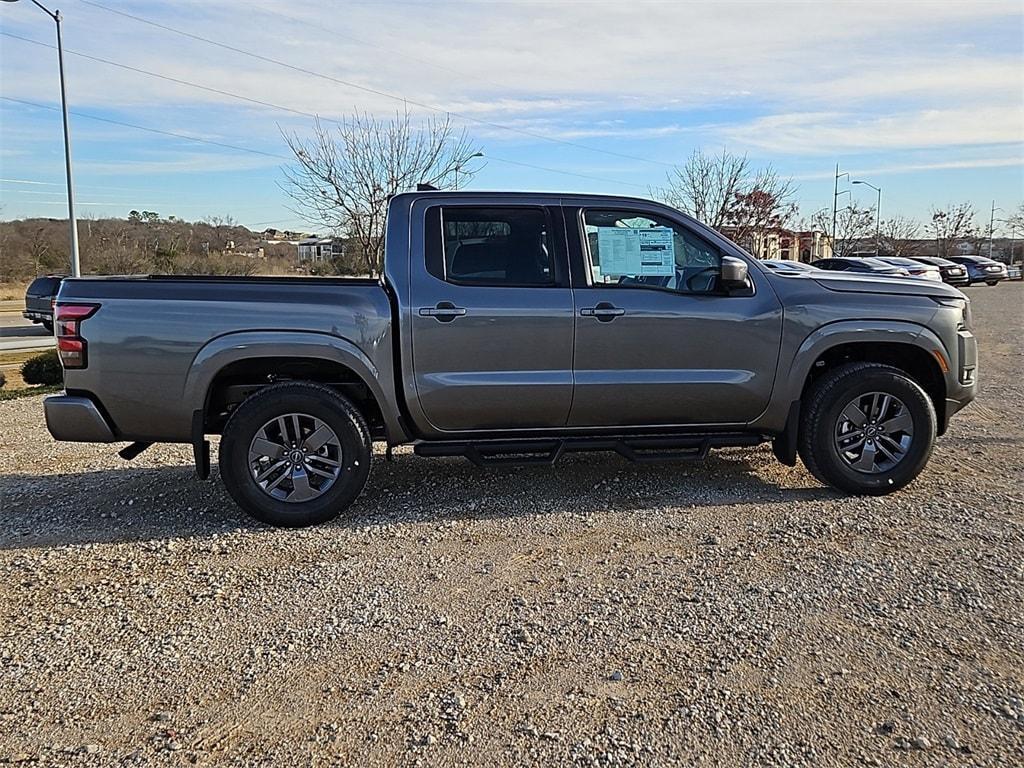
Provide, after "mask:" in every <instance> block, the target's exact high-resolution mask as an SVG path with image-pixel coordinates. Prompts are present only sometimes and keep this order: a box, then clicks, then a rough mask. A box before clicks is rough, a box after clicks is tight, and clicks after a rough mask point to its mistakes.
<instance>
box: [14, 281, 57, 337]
mask: <svg viewBox="0 0 1024 768" xmlns="http://www.w3.org/2000/svg"><path fill="white" fill-rule="evenodd" d="M63 279H64V276H63V275H44V276H43V277H37V278H36V279H35V280H33V281H32V283H31V284H30V285H29V287H28V290H27V291H25V311H24V312H22V313H21V316H22V317H24V318H25V319H26V320H31V321H32V322H33V323H42V325H43V327H44V328H45V329H46V330H48V331H52V330H53V302H54V300H55V299H56V297H57V290H58V289H59V288H60V281H61V280H63Z"/></svg>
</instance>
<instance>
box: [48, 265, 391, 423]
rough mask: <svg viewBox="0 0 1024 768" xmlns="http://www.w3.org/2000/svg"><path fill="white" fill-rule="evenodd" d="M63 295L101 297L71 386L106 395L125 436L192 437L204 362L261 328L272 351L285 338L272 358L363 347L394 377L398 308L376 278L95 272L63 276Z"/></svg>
mask: <svg viewBox="0 0 1024 768" xmlns="http://www.w3.org/2000/svg"><path fill="white" fill-rule="evenodd" d="M57 300H58V303H59V304H73V303H76V302H80V303H87V304H98V305H99V306H100V308H99V310H98V311H97V312H96V313H95V314H94V315H93V316H92V317H90V318H88V319H87V320H85V321H84V322H83V324H82V335H83V337H84V338H85V340H86V342H87V344H88V352H87V357H88V366H87V367H86V368H85V369H82V370H68V371H67V372H66V375H65V387H66V388H67V390H68V391H69V392H74V393H80V394H85V395H87V396H93V397H96V396H98V395H100V394H102V400H100V401H99V403H98V405H99V407H100V408H101V410H103V411H104V412H105V414H106V416H107V418H108V419H109V421H110V422H112V424H113V425H114V427H115V431H116V436H117V438H118V439H119V440H154V439H158V440H177V441H181V442H187V441H189V440H190V438H191V425H192V418H193V409H194V407H195V397H196V394H197V388H200V389H202V388H203V387H204V386H205V385H204V383H203V381H202V376H203V370H204V365H205V361H207V360H212V359H214V358H216V359H217V360H218V361H219V362H220V363H223V362H224V361H225V360H230V358H231V354H232V350H244V349H245V348H246V346H247V345H248V346H251V345H252V344H254V343H255V341H256V337H258V338H259V341H260V342H261V343H262V345H263V346H262V349H263V350H264V351H266V350H267V349H268V347H267V340H268V339H271V340H275V339H276V340H277V342H278V343H277V345H276V346H272V347H270V350H271V353H272V356H274V357H292V356H301V355H303V354H304V350H308V349H310V347H311V345H312V346H316V345H319V346H322V347H325V348H332V347H339V346H342V347H345V348H347V349H348V348H355V350H357V352H356V354H358V355H361V356H363V357H364V358H365V360H366V364H367V365H368V366H370V367H372V369H373V370H374V371H375V373H378V374H379V375H380V376H381V377H382V378H381V381H382V382H388V383H390V382H392V379H391V371H392V340H391V307H390V303H389V300H388V296H387V294H386V292H385V290H384V288H383V286H382V285H381V283H380V282H379V281H377V280H373V279H367V278H318V277H316V278H290V277H233V276H227V277H209V276H195V277H178V276H163V275H153V276H131V277H102V278H97V277H87V278H79V279H71V280H65V281H64V283H63V285H62V287H61V290H60V293H59V294H58V298H57ZM392 392H393V390H392ZM204 396H205V391H203V392H200V393H199V399H200V401H202V398H203V397H204Z"/></svg>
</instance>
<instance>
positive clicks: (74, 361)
mask: <svg viewBox="0 0 1024 768" xmlns="http://www.w3.org/2000/svg"><path fill="white" fill-rule="evenodd" d="M99 308H100V305H99V304H58V305H57V306H56V307H55V309H54V311H55V315H54V332H55V333H56V336H57V354H58V355H60V361H61V364H63V366H64V367H65V368H85V366H86V365H88V360H87V358H86V352H87V350H88V344H86V342H85V339H84V338H82V322H83V321H84V320H86V319H88V318H90V317H92V316H93V315H94V314H95V313H96V310H98V309H99Z"/></svg>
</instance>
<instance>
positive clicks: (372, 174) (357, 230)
mask: <svg viewBox="0 0 1024 768" xmlns="http://www.w3.org/2000/svg"><path fill="white" fill-rule="evenodd" d="M284 138H285V141H286V142H287V143H288V147H289V148H290V149H291V151H292V154H293V155H294V156H295V161H296V164H295V165H294V166H293V167H290V168H286V169H285V171H284V175H285V184H284V189H285V192H286V193H287V194H288V195H289V196H290V197H291V198H292V200H293V201H294V202H295V203H296V205H297V206H298V208H297V213H299V214H300V215H302V216H304V217H306V218H310V219H313V220H316V221H318V222H320V223H321V224H323V225H324V226H326V227H327V228H329V229H330V230H331V231H334V232H339V233H341V234H343V235H345V236H346V237H348V238H350V239H352V240H353V241H354V242H355V244H356V246H357V247H358V249H359V251H360V252H361V255H362V257H363V260H364V262H365V264H366V269H367V270H368V271H369V273H370V274H371V275H375V274H378V273H379V272H380V270H381V266H382V262H383V255H384V254H383V247H384V218H385V214H386V212H387V203H388V199H389V198H390V197H392V196H393V195H396V194H398V193H399V192H404V191H408V190H411V189H414V188H415V186H416V185H417V184H420V183H423V184H431V185H433V186H435V187H437V188H439V189H443V188H446V187H449V186H451V184H452V182H453V181H454V180H455V176H456V174H458V175H459V176H461V177H462V178H463V179H468V178H472V176H473V175H474V173H475V171H474V169H472V168H470V167H467V164H468V163H469V161H470V159H471V158H472V157H473V156H474V155H476V154H477V152H478V150H479V148H478V147H477V146H475V145H474V144H473V143H472V142H471V141H470V140H469V138H468V137H467V135H466V134H465V132H459V131H456V130H455V128H454V127H453V126H452V124H451V120H450V119H449V118H447V117H445V118H443V119H442V118H431V119H428V120H426V121H425V122H424V123H422V124H421V125H418V126H414V125H413V124H412V122H411V121H410V118H409V113H408V112H403V113H397V114H396V115H395V117H394V118H392V119H389V120H379V119H377V118H374V117H372V116H370V115H367V114H359V113H356V114H355V115H353V116H352V117H349V118H348V119H346V120H343V121H341V122H340V123H339V124H338V127H337V128H336V129H335V130H329V129H327V128H325V127H324V126H323V124H322V123H321V122H320V121H319V120H317V121H316V122H315V123H314V125H313V135H312V137H311V138H309V139H304V138H301V137H299V136H298V135H297V134H285V137H284Z"/></svg>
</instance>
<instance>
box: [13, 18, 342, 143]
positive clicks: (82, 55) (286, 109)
mask: <svg viewBox="0 0 1024 768" xmlns="http://www.w3.org/2000/svg"><path fill="white" fill-rule="evenodd" d="M0 35H3V36H4V37H11V38H14V39H15V40H21V41H23V42H26V43H31V44H32V45H38V46H40V47H42V48H49V49H51V50H56V48H57V46H55V45H51V44H49V43H44V42H43V41H42V40H33V39H32V38H30V37H22V36H21V35H16V34H14V33H13V32H7V31H4V30H0ZM64 53H68V54H71V55H72V56H78V57H79V58H83V59H89V60H90V61H96V62H99V63H100V64H106V65H108V66H111V67H117V68H118V69H126V70H128V71H129V72H135V73H137V74H140V75H147V76H148V77H155V78H158V79H160V80H166V81H168V82H171V83H176V84H178V85H187V86H188V87H190V88H198V89H199V90H201V91H208V92H209V93H216V94H218V95H220V96H228V97H230V98H233V99H239V100H241V101H247V102H249V103H250V104H257V105H259V106H261V107H268V108H270V109H276V110H279V111H281V112H291V113H293V114H296V115H302V116H303V117H312V118H316V117H318V115H316V114H315V113H313V112H304V111H302V110H301V109H292V108H291V107H285V106H282V105H280V104H274V103H273V102H269V101H261V100H259V99H254V98H251V97H249V96H242V95H241V94H239V93H232V92H231V91H224V90H221V89H220V88H212V87H211V86H208V85H200V84H199V83H193V82H191V81H189V80H181V79H179V78H177V77H171V76H169V75H161V74H160V73H159V72H150V71H149V70H148V69H141V68H139V67H133V66H131V65H130V64H122V63H121V62H118V61H111V60H110V59H103V58H100V57H99V56H92V55H90V54H88V53H82V52H81V51H72V50H69V49H68V48H65V49H64ZM322 119H324V120H328V121H330V122H332V123H338V122H340V121H338V120H332V119H330V118H322Z"/></svg>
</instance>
